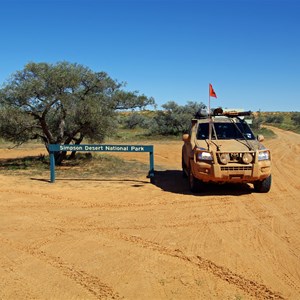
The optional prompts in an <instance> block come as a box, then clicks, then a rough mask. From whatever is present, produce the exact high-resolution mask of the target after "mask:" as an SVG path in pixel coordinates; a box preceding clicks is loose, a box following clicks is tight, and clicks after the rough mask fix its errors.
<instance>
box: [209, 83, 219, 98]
mask: <svg viewBox="0 0 300 300" xmlns="http://www.w3.org/2000/svg"><path fill="white" fill-rule="evenodd" d="M209 96H211V97H215V98H217V95H216V93H215V91H214V89H213V87H212V85H211V84H209Z"/></svg>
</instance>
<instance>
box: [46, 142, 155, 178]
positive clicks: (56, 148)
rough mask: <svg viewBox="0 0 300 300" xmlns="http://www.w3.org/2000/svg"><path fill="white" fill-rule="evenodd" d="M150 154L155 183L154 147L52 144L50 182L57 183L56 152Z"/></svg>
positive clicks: (150, 166) (50, 150) (150, 171)
mask: <svg viewBox="0 0 300 300" xmlns="http://www.w3.org/2000/svg"><path fill="white" fill-rule="evenodd" d="M61 151H76V152H133V153H138V152H149V174H148V177H149V178H150V181H151V182H153V181H154V147H153V146H152V145H59V144H50V145H49V153H50V182H52V183H53V182H55V158H54V153H55V152H61Z"/></svg>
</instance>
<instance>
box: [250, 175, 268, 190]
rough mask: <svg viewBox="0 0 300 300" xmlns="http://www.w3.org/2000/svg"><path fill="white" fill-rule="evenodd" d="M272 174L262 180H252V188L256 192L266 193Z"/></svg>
mask: <svg viewBox="0 0 300 300" xmlns="http://www.w3.org/2000/svg"><path fill="white" fill-rule="evenodd" d="M271 183H272V176H271V175H270V176H269V177H267V178H265V179H264V180H262V181H256V182H254V184H253V185H254V190H255V191H256V192H258V193H267V192H269V191H270V189H271Z"/></svg>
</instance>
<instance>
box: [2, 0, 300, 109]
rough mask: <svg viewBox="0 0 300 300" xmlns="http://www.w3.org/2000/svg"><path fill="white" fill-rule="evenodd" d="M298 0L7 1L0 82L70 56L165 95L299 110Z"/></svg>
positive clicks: (132, 86) (159, 98) (159, 97)
mask: <svg viewBox="0 0 300 300" xmlns="http://www.w3.org/2000/svg"><path fill="white" fill-rule="evenodd" d="M299 16H300V1H298V0H282V1H280V0H273V1H271V0H235V1H231V0H227V1H226V0H198V1H196V0H140V1H137V0H111V1H109V0H98V1H97V0H49V1H48V0H33V1H29V0H0V32H1V44H0V83H1V84H2V83H4V82H5V81H6V80H7V79H8V78H9V76H10V75H11V74H12V73H14V72H15V71H17V70H21V69H23V67H24V66H25V65H26V64H27V63H28V62H31V61H33V62H48V63H55V62H58V61H69V62H76V63H80V64H83V65H85V66H88V67H90V68H91V69H92V70H94V71H105V72H107V73H108V74H109V75H110V76H111V77H112V78H113V79H117V80H118V81H125V82H127V87H126V88H127V89H128V90H138V91H139V92H140V93H142V94H145V95H147V96H152V97H154V98H155V101H156V103H157V104H158V105H159V106H160V105H162V104H164V103H166V102H168V101H171V100H172V101H175V102H177V103H178V104H181V105H184V104H186V103H187V101H199V102H203V103H205V104H207V102H208V84H209V83H212V85H213V87H214V90H215V92H216V94H217V96H218V98H217V99H215V98H211V105H212V107H215V106H222V107H227V108H240V107H241V108H245V109H247V110H252V111H258V110H261V111H300V104H299V103H300V17H299Z"/></svg>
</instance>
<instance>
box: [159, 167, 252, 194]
mask: <svg viewBox="0 0 300 300" xmlns="http://www.w3.org/2000/svg"><path fill="white" fill-rule="evenodd" d="M154 184H155V185H156V186H157V187H159V188H161V189H162V190H164V191H166V192H171V193H175V194H185V195H191V194H193V193H192V192H191V191H190V189H189V183H188V179H187V178H183V176H182V171H181V170H165V171H155V180H154ZM253 191H254V190H253V188H251V187H250V185H248V184H232V183H226V184H213V183H208V184H206V185H205V188H204V190H203V191H201V192H200V193H197V194H196V193H195V195H202V196H213V195H233V196H239V195H247V194H251V193H252V192H253Z"/></svg>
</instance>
